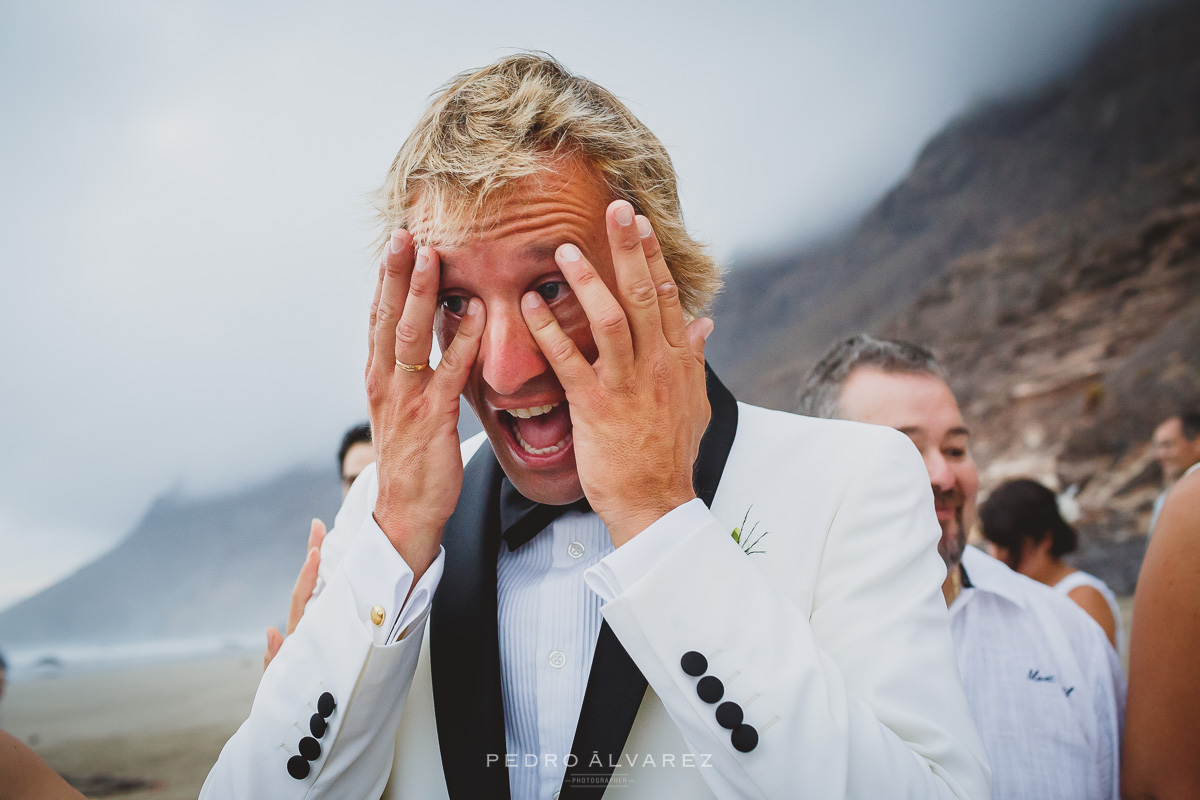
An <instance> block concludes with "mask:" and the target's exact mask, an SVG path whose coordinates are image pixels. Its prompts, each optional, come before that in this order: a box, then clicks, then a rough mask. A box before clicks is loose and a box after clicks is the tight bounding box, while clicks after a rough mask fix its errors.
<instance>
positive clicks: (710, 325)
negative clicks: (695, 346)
mask: <svg viewBox="0 0 1200 800" xmlns="http://www.w3.org/2000/svg"><path fill="white" fill-rule="evenodd" d="M704 322H705V325H704V328H705V331H704V341H706V342H707V341H708V337H709V336H712V332H713V329H714V328H716V327H717V326H716V323H714V322H713V321H712V320H711V319H707V318H706V319H705V320H704Z"/></svg>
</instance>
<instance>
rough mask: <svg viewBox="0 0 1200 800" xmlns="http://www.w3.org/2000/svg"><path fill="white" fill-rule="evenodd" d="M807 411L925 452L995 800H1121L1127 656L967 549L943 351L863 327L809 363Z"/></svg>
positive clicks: (1060, 604)
mask: <svg viewBox="0 0 1200 800" xmlns="http://www.w3.org/2000/svg"><path fill="white" fill-rule="evenodd" d="M799 411H800V413H802V414H810V415H812V416H820V417H829V418H839V419H848V420H854V421H857V422H867V423H872V424H876V425H887V426H889V427H892V428H895V429H897V430H899V431H900V432H901V433H904V434H907V435H908V437H909V439H911V440H912V442H913V444H914V445H916V447H917V449H918V450H919V451H920V452H921V457H922V458H923V459H924V461H925V467H926V469H927V470H928V471H929V481H930V487H931V489H932V490H933V497H932V500H933V503H934V510H935V513H936V515H937V521H938V524H939V526H940V527H941V539H940V541H939V543H938V552H939V553H940V554H941V556H942V559H943V560H944V561H945V562H946V570H947V575H946V582H945V583H944V584H943V586H942V593H943V594H944V595H945V597H946V605H947V606H948V607H949V612H950V631H951V634H952V635H953V637H954V646H955V650H956V651H957V655H958V663H959V669H960V671H961V673H962V678H963V686H964V688H965V689H966V692H967V702H968V704H969V705H970V709H971V715H972V717H973V718H974V720H975V725H976V727H977V728H978V729H979V735H980V737H981V738H982V739H983V744H984V749H985V750H986V751H987V755H988V760H989V761H990V762H991V765H992V792H993V798H995V800H1009V799H1015V798H1022V799H1027V798H1051V797H1053V798H1056V799H1057V800H1070V799H1071V798H1078V799H1079V800H1084V798H1087V800H1094V799H1095V798H1110V799H1113V800H1115V798H1116V797H1117V796H1118V794H1117V793H1118V788H1119V772H1120V770H1119V761H1120V746H1121V721H1122V718H1123V714H1124V705H1125V682H1124V677H1123V675H1122V674H1121V665H1120V662H1119V661H1118V660H1117V656H1116V653H1115V652H1114V650H1113V648H1111V647H1110V646H1109V644H1108V642H1106V641H1105V639H1104V636H1103V634H1102V633H1101V631H1100V630H1099V629H1098V628H1097V626H1096V625H1095V624H1093V623H1092V621H1091V620H1090V619H1088V617H1087V615H1086V614H1084V613H1083V612H1082V611H1081V610H1080V609H1079V608H1078V607H1076V606H1075V604H1073V603H1072V602H1070V601H1069V600H1067V599H1066V598H1064V597H1061V596H1060V595H1058V594H1056V593H1055V592H1053V591H1052V590H1050V589H1048V588H1047V587H1045V586H1043V585H1041V584H1039V583H1037V582H1036V581H1033V580H1030V579H1028V578H1026V577H1023V576H1021V575H1018V574H1017V573H1015V572H1013V571H1012V570H1010V569H1008V568H1007V567H1006V566H1005V565H1004V564H1002V563H1000V562H999V561H997V560H995V559H993V558H990V557H989V556H988V555H987V554H985V553H983V552H982V551H981V550H978V549H977V548H974V547H969V546H967V543H966V541H967V531H968V530H969V529H970V527H971V525H972V523H973V518H974V516H975V499H976V494H977V493H978V491H979V473H978V470H977V469H976V466H975V461H974V459H972V457H971V451H970V448H969V437H970V433H969V431H968V429H967V426H966V423H965V422H964V421H963V418H962V413H961V412H960V411H959V408H958V402H957V400H956V399H955V397H954V393H953V392H952V391H951V390H950V387H949V385H948V384H947V383H946V376H945V371H944V370H943V369H942V367H941V365H940V364H938V362H937V360H936V359H935V358H934V356H933V354H932V353H931V352H930V351H929V350H927V349H926V348H924V347H920V346H918V345H914V344H909V343H907V342H894V341H886V340H880V339H875V338H873V337H871V336H867V335H866V334H858V335H857V336H852V337H850V338H849V339H845V340H843V341H841V342H838V343H837V344H835V345H834V346H833V347H832V348H831V349H830V350H829V351H828V352H827V353H826V354H825V355H824V357H822V359H821V360H820V361H819V362H818V363H817V365H816V366H815V367H813V369H812V371H811V372H809V374H808V377H807V378H806V380H805V384H804V389H803V392H802V394H801V398H800V408H799ZM862 457H863V458H864V459H868V458H870V457H871V454H870V453H863V454H862Z"/></svg>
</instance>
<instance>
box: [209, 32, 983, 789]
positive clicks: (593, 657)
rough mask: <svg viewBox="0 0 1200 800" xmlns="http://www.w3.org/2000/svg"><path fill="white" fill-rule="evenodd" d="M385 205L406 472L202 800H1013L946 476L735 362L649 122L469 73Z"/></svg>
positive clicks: (593, 95) (557, 71)
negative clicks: (992, 740) (970, 679)
mask: <svg viewBox="0 0 1200 800" xmlns="http://www.w3.org/2000/svg"><path fill="white" fill-rule="evenodd" d="M383 205H384V220H385V224H386V226H387V238H386V242H385V244H384V248H383V250H384V252H383V258H382V266H381V268H380V278H379V285H378V287H377V290H376V299H375V302H374V303H373V306H372V312H371V332H370V356H369V362H368V366H367V371H366V385H367V393H368V397H369V400H370V406H371V421H372V428H373V430H374V433H375V437H374V443H375V449H376V455H377V459H376V465H375V467H373V468H371V467H369V468H368V469H367V471H364V473H363V476H362V477H361V478H360V479H359V481H357V482H356V484H355V486H354V488H353V489H352V491H351V492H350V495H349V496H348V497H347V499H346V503H345V505H344V506H343V508H342V510H341V512H339V514H338V517H337V520H336V522H335V526H334V529H333V530H332V531H331V532H330V534H329V536H328V537H326V539H325V541H324V544H323V546H322V552H321V568H320V578H319V581H318V587H317V594H316V596H315V597H314V599H313V600H312V601H311V602H310V604H309V608H308V611H307V613H306V615H305V617H304V618H303V620H302V621H301V623H300V625H299V626H298V627H297V629H296V631H295V633H294V634H293V635H292V636H290V637H289V638H288V639H287V640H286V641H285V642H284V645H283V647H282V649H281V650H280V652H279V654H278V656H277V657H276V659H275V660H274V661H273V662H272V663H271V665H270V667H269V668H268V670H267V672H266V673H265V674H264V676H263V681H262V684H261V686H260V688H259V691H258V695H257V697H256V699H255V704H254V709H253V711H252V713H251V715H250V718H249V719H248V720H247V721H246V723H245V724H244V725H243V726H242V728H241V729H240V730H239V731H238V733H237V734H236V735H235V736H234V737H233V739H231V740H230V742H229V743H228V744H227V745H226V747H225V749H224V751H223V752H222V755H221V759H220V761H219V762H218V763H217V765H216V766H215V767H214V769H213V772H212V773H211V774H210V776H209V779H208V782H207V783H206V784H205V796H211V797H255V798H258V797H297V798H299V797H310V798H311V797H378V796H381V795H384V796H388V797H422V798H425V797H452V798H479V797H515V798H526V797H529V798H533V797H547V798H548V797H555V796H560V795H561V796H564V797H571V796H575V795H579V796H583V795H588V796H599V795H600V794H602V793H603V792H604V791H605V790H606V788H608V787H609V786H610V785H611V787H612V788H611V789H610V791H611V792H612V793H616V792H617V791H618V790H617V789H616V787H617V786H618V785H619V786H620V789H619V791H620V792H622V793H623V794H622V797H625V798H631V799H632V798H640V797H729V798H733V797H780V798H784V797H786V798H792V797H797V796H812V797H862V798H873V799H874V798H888V797H910V796H921V797H947V798H949V797H959V798H966V797H971V798H979V797H988V786H989V779H988V773H987V767H986V765H985V761H984V757H983V755H982V748H981V746H980V744H979V740H978V736H977V734H976V732H975V730H974V728H973V726H972V723H971V721H970V718H969V716H968V713H967V708H966V703H965V699H964V696H963V692H962V688H961V685H960V683H959V680H958V676H957V673H956V672H955V670H954V667H953V662H952V657H953V656H952V654H953V647H952V644H951V640H950V636H949V629H948V625H947V619H946V612H945V606H944V604H942V603H941V594H940V586H941V583H942V578H943V577H944V568H942V567H941V566H940V565H941V561H940V559H939V558H938V555H937V549H936V545H937V540H938V527H937V522H936V518H935V516H934V510H933V504H932V501H931V498H930V494H929V488H928V483H927V481H925V480H924V474H923V472H922V469H921V461H920V458H919V457H918V456H917V455H916V454H915V453H914V452H913V451H912V448H911V447H910V446H909V445H908V443H907V442H906V441H905V439H904V437H903V436H901V435H899V434H897V433H895V432H893V431H887V430H884V429H877V428H873V427H870V426H861V425H854V424H850V423H840V422H830V421H818V420H810V419H807V418H803V417H796V416H793V415H788V414H783V413H779V412H771V411H766V410H764V409H759V408H755V407H752V406H747V405H744V404H739V403H737V402H736V401H735V400H734V399H733V396H732V395H731V394H730V393H729V391H728V390H727V389H726V388H725V387H724V386H723V385H722V384H721V382H720V381H719V380H718V379H717V378H716V376H715V375H714V374H712V372H711V371H709V370H707V369H706V367H705V363H704V341H705V339H706V338H707V336H708V334H709V333H710V332H711V330H712V323H711V321H710V320H708V319H707V318H705V317H703V316H702V311H703V309H704V307H705V305H706V304H707V303H708V301H709V300H710V299H711V297H712V295H713V293H714V292H715V290H716V289H717V288H718V285H719V278H718V273H717V271H716V268H715V266H714V265H713V263H712V261H711V260H710V259H709V258H708V257H707V256H706V255H705V254H704V252H703V250H702V248H701V247H700V246H699V245H698V244H696V242H695V241H693V240H692V239H691V238H690V237H689V236H688V234H687V232H686V230H685V228H684V226H683V220H682V214H681V211H680V209H679V204H678V198H677V195H676V188H675V178H674V172H673V169H672V167H671V163H670V159H669V158H668V156H667V154H666V151H665V150H664V149H663V147H662V145H661V143H659V142H658V140H657V139H656V138H655V137H654V136H653V134H651V133H650V131H649V130H647V129H646V128H645V126H643V125H642V124H641V123H640V122H639V121H638V120H637V119H636V118H635V117H633V115H632V114H631V113H630V112H629V111H628V109H626V108H625V107H624V106H623V105H622V104H621V103H620V102H619V101H618V100H617V99H616V98H615V97H614V96H613V95H611V94H610V93H609V92H607V91H605V90H604V89H602V88H600V87H599V86H597V85H595V84H593V83H591V82H589V81H587V80H585V79H582V78H579V77H577V76H574V75H572V74H570V73H568V72H567V71H566V70H564V69H563V68H562V67H561V65H559V64H557V63H556V62H554V61H552V60H549V59H547V58H544V57H540V56H533V55H518V56H512V57H509V58H505V59H503V60H501V61H499V62H497V63H496V64H493V65H491V66H488V67H485V68H484V69H481V70H479V71H477V72H474V73H470V74H464V75H462V76H460V77H459V78H457V79H456V80H455V81H454V82H452V83H451V84H450V85H449V86H448V87H447V88H446V89H445V90H444V91H443V92H442V93H441V94H440V95H439V96H438V97H436V98H435V99H434V101H433V102H432V104H431V106H430V108H429V109H428V110H427V112H426V113H425V115H424V116H423V118H422V119H421V121H420V122H419V123H418V124H417V127H416V129H415V130H414V132H413V134H412V135H411V136H410V137H409V139H408V140H407V141H406V143H405V144H404V146H403V148H402V149H401V151H400V153H399V155H398V156H397V158H396V161H395V162H394V163H393V165H392V170H391V172H390V174H389V177H388V181H387V184H386V186H385V192H384V203H383ZM434 336H437V337H438V340H439V345H440V347H441V350H442V353H443V355H442V359H441V362H440V364H439V365H438V366H437V367H436V369H435V368H433V367H431V366H429V364H428V361H429V355H430V352H431V349H432V344H433V338H434ZM460 393H461V394H462V395H463V396H464V397H466V399H467V400H468V402H469V403H470V404H471V406H472V408H473V409H474V411H475V413H476V414H477V415H478V416H479V419H480V421H481V422H482V424H483V427H484V433H483V434H481V435H480V436H478V437H475V438H474V439H471V440H469V441H467V442H465V443H463V444H462V445H461V447H460V445H459V442H458V438H457V435H456V424H457V421H458V419H457V417H458V396H459V394H460ZM863 449H866V450H869V451H870V452H872V453H873V454H875V460H874V462H873V464H872V465H870V466H869V467H868V468H867V469H862V468H861V465H860V463H859V459H858V458H857V457H856V456H855V455H854V454H853V452H852V451H862V450H863ZM752 531H753V533H751V532H752ZM751 536H754V537H757V541H758V544H757V545H755V546H754V547H750V546H749V544H750V542H751V541H752V540H751V538H750V537H751ZM318 732H319V733H320V735H318Z"/></svg>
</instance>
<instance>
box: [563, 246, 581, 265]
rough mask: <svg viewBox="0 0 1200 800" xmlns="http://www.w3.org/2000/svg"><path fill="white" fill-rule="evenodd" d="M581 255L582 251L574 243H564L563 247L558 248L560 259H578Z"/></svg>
mask: <svg viewBox="0 0 1200 800" xmlns="http://www.w3.org/2000/svg"><path fill="white" fill-rule="evenodd" d="M580 255H581V253H580V252H579V248H578V247H576V246H575V245H573V244H564V245H563V246H562V247H560V248H558V258H559V260H560V261H567V262H572V261H578V260H579V258H580Z"/></svg>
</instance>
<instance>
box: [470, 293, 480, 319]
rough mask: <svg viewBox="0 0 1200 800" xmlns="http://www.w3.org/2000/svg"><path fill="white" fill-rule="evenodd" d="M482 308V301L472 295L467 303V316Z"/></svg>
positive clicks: (471, 315)
mask: <svg viewBox="0 0 1200 800" xmlns="http://www.w3.org/2000/svg"><path fill="white" fill-rule="evenodd" d="M482 310H483V301H481V300H480V299H479V298H478V297H472V298H471V300H470V302H468V303H467V316H468V317H473V316H475V315H476V314H478V313H479V312H480V311H482Z"/></svg>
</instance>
